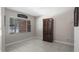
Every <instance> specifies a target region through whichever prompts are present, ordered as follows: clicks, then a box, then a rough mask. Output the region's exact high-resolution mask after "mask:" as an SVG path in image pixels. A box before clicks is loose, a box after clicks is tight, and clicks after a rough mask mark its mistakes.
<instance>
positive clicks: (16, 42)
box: [5, 37, 35, 46]
mask: <svg viewBox="0 0 79 59" xmlns="http://www.w3.org/2000/svg"><path fill="white" fill-rule="evenodd" d="M32 38H35V37H30V38H27V39H23V40H18V41H15V42H11V43H8V44H6V45H5V46H9V45H12V44H16V43H20V42H22V41H25V40H30V39H32Z"/></svg>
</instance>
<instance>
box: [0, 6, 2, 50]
mask: <svg viewBox="0 0 79 59" xmlns="http://www.w3.org/2000/svg"><path fill="white" fill-rule="evenodd" d="M1 35H2V33H1V7H0V51H1V45H2V44H1Z"/></svg>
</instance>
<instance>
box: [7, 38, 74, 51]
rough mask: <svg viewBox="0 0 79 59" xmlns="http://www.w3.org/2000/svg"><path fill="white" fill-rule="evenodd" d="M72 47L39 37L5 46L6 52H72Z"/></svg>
mask: <svg viewBox="0 0 79 59" xmlns="http://www.w3.org/2000/svg"><path fill="white" fill-rule="evenodd" d="M73 51H74V47H73V46H68V45H64V44H61V43H56V42H53V43H50V42H45V41H42V39H39V38H32V39H30V40H25V41H22V42H19V43H16V44H12V45H9V46H6V52H73Z"/></svg>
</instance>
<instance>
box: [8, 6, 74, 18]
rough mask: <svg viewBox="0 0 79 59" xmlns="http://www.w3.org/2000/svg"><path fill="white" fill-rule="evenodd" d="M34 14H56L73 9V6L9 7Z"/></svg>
mask: <svg viewBox="0 0 79 59" xmlns="http://www.w3.org/2000/svg"><path fill="white" fill-rule="evenodd" d="M7 8H8V9H12V10H15V11H19V12H23V13H26V14H30V15H32V16H51V15H52V16H54V15H56V14H59V13H63V12H66V11H68V10H71V9H73V7H7Z"/></svg>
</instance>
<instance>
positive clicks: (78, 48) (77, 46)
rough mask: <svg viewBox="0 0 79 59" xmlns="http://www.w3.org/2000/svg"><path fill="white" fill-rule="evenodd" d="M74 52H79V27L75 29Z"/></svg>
mask: <svg viewBox="0 0 79 59" xmlns="http://www.w3.org/2000/svg"><path fill="white" fill-rule="evenodd" d="M74 51H75V52H79V26H78V27H74Z"/></svg>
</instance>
